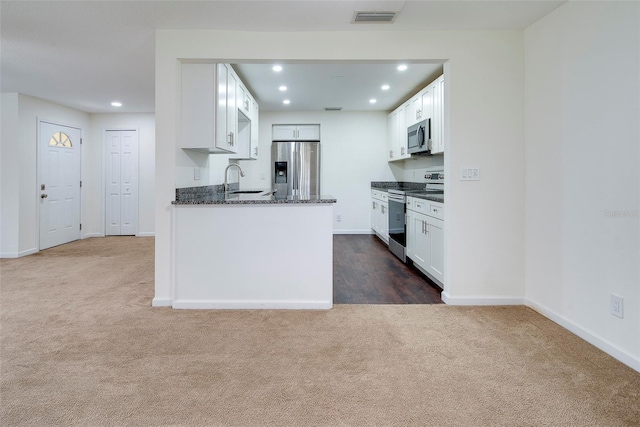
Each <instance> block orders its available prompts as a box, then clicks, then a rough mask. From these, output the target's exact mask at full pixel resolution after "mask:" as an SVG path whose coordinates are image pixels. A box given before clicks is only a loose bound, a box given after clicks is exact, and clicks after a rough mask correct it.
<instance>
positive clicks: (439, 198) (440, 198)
mask: <svg viewBox="0 0 640 427" xmlns="http://www.w3.org/2000/svg"><path fill="white" fill-rule="evenodd" d="M408 196H409V197H415V198H416V199H424V200H431V201H432V202H440V203H444V194H434V193H428V192H426V191H425V192H424V193H411V194H408Z"/></svg>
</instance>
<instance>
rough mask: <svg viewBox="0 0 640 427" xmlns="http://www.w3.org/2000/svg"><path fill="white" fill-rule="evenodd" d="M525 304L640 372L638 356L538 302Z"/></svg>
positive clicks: (528, 301)
mask: <svg viewBox="0 0 640 427" xmlns="http://www.w3.org/2000/svg"><path fill="white" fill-rule="evenodd" d="M524 303H525V305H526V306H527V307H529V308H531V309H533V310H535V311H536V312H538V313H540V314H541V315H543V316H544V317H546V318H547V319H549V320H551V321H553V322H555V323H557V324H558V325H560V326H562V327H563V328H565V329H567V330H568V331H569V332H571V333H573V334H575V335H577V336H579V337H580V338H582V339H583V340H585V341H586V342H588V343H589V344H591V345H593V346H595V347H597V348H599V349H600V350H602V351H604V352H605V353H607V354H608V355H609V356H611V357H613V358H614V359H617V360H619V361H620V362H622V363H624V364H625V365H627V366H629V367H630V368H632V369H635V370H636V371H638V372H640V358H638V357H637V356H634V355H632V354H629V353H628V352H627V351H625V350H623V349H621V348H619V347H617V346H616V345H614V344H612V343H610V342H609V341H607V340H606V339H604V338H602V337H600V336H599V335H597V334H595V333H593V332H591V331H589V330H587V329H584V328H583V327H581V326H579V325H577V324H576V323H574V322H572V321H571V320H569V319H567V318H566V317H564V316H562V315H560V314H558V313H556V312H555V311H553V310H551V309H549V308H547V307H545V306H542V305H540V304H537V303H536V302H534V301H531V300H530V299H525V302H524Z"/></svg>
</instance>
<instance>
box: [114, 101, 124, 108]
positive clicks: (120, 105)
mask: <svg viewBox="0 0 640 427" xmlns="http://www.w3.org/2000/svg"><path fill="white" fill-rule="evenodd" d="M111 106H112V107H122V102H118V101H113V102H112V103H111Z"/></svg>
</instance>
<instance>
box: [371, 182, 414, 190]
mask: <svg viewBox="0 0 640 427" xmlns="http://www.w3.org/2000/svg"><path fill="white" fill-rule="evenodd" d="M424 187H425V184H424V183H422V182H403V181H401V182H395V181H371V188H384V189H389V188H404V189H414V190H424Z"/></svg>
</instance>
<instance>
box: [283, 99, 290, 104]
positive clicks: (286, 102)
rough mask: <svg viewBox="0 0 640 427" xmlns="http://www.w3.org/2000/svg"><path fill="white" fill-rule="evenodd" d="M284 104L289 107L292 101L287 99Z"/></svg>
mask: <svg viewBox="0 0 640 427" xmlns="http://www.w3.org/2000/svg"><path fill="white" fill-rule="evenodd" d="M282 103H283V104H285V105H289V104H291V101H289V100H288V99H285V100H284V101H282Z"/></svg>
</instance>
